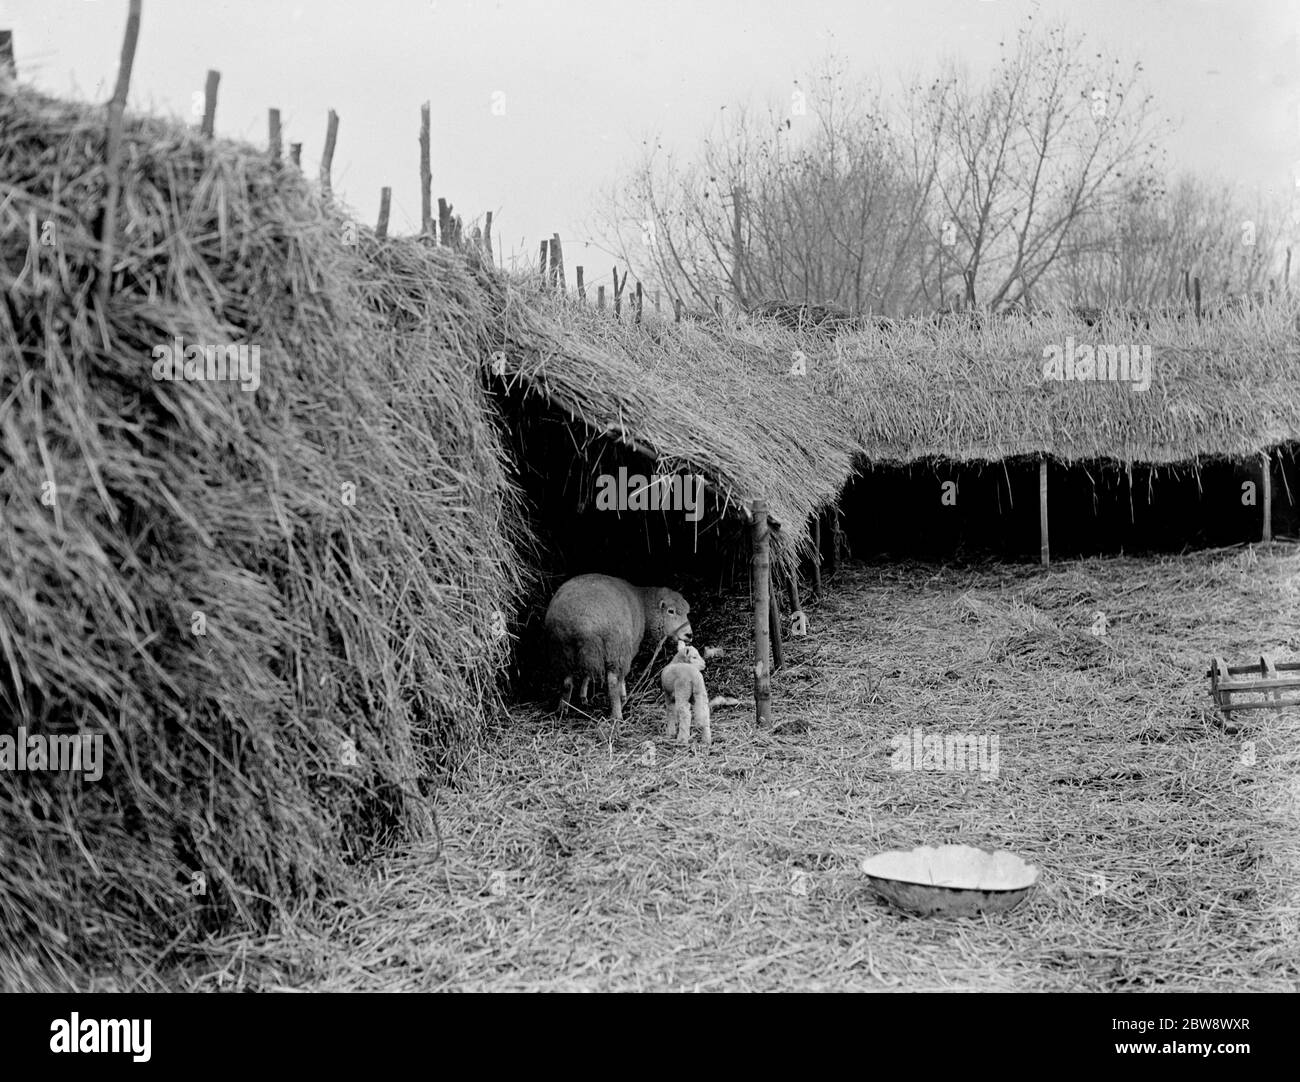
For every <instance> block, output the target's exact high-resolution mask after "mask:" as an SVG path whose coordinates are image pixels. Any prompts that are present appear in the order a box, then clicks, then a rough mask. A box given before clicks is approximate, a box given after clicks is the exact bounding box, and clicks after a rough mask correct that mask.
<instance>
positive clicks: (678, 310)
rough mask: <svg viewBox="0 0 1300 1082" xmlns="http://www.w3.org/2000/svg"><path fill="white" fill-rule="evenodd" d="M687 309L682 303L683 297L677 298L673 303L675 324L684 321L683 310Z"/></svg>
mask: <svg viewBox="0 0 1300 1082" xmlns="http://www.w3.org/2000/svg"><path fill="white" fill-rule="evenodd" d="M685 307H686V305H684V304H683V303H682V299H681V297H677V298H676V299H675V300H674V301H673V322H674V323H680V322H681V321H682V309H683V308H685Z"/></svg>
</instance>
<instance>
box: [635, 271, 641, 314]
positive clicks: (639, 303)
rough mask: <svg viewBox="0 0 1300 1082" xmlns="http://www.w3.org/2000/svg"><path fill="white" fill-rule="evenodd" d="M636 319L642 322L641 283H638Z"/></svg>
mask: <svg viewBox="0 0 1300 1082" xmlns="http://www.w3.org/2000/svg"><path fill="white" fill-rule="evenodd" d="M636 321H637V322H638V323H640V322H641V283H640V281H638V282H637V284H636Z"/></svg>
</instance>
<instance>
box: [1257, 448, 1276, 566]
mask: <svg viewBox="0 0 1300 1082" xmlns="http://www.w3.org/2000/svg"><path fill="white" fill-rule="evenodd" d="M1260 457H1261V458H1262V459H1263V463H1264V468H1263V471H1262V477H1261V479H1260V491H1261V492H1262V494H1263V499H1262V500H1261V502H1262V503H1263V504H1264V529H1263V532H1262V534H1261V536H1260V540H1261V541H1262V542H1263V543H1264V544H1266V545H1267V544H1268V543H1269V542H1270V541H1272V540H1273V477H1272V472H1273V471H1272V466H1273V461H1272V459H1271V458H1270V457H1269V454H1268V452H1267V451H1265V452H1264V453H1263V454H1262V455H1260Z"/></svg>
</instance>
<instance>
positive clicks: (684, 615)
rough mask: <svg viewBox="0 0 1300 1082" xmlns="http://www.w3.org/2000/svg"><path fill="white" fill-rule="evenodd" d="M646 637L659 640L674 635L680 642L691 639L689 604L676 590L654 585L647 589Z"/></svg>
mask: <svg viewBox="0 0 1300 1082" xmlns="http://www.w3.org/2000/svg"><path fill="white" fill-rule="evenodd" d="M647 593H648V594H649V596H648V597H647V598H646V607H645V608H646V614H645V619H646V629H645V631H646V638H647V639H653V640H654V641H655V642H659V641H660V640H662V639H665V638H669V637H675V638H677V639H679V640H681V641H682V642H690V641H691V634H692V633H691V621H690V617H689V614H690V611H691V606H690V605H689V604H688V603H687V601H686V598H684V597H682V595H681V594H679V593H678V592H677V591H676V590H670V589H668V587H666V586H655V587H652V588H651V589H650V590H648V591H647Z"/></svg>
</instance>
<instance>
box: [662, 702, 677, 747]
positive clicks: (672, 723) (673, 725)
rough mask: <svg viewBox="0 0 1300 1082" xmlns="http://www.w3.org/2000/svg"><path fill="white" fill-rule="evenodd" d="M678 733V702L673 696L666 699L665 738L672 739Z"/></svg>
mask: <svg viewBox="0 0 1300 1082" xmlns="http://www.w3.org/2000/svg"><path fill="white" fill-rule="evenodd" d="M676 735H677V703H676V702H675V701H674V700H673V699H671V698H665V699H664V739H665V740H671V739H672V738H673V737H674V736H676Z"/></svg>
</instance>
